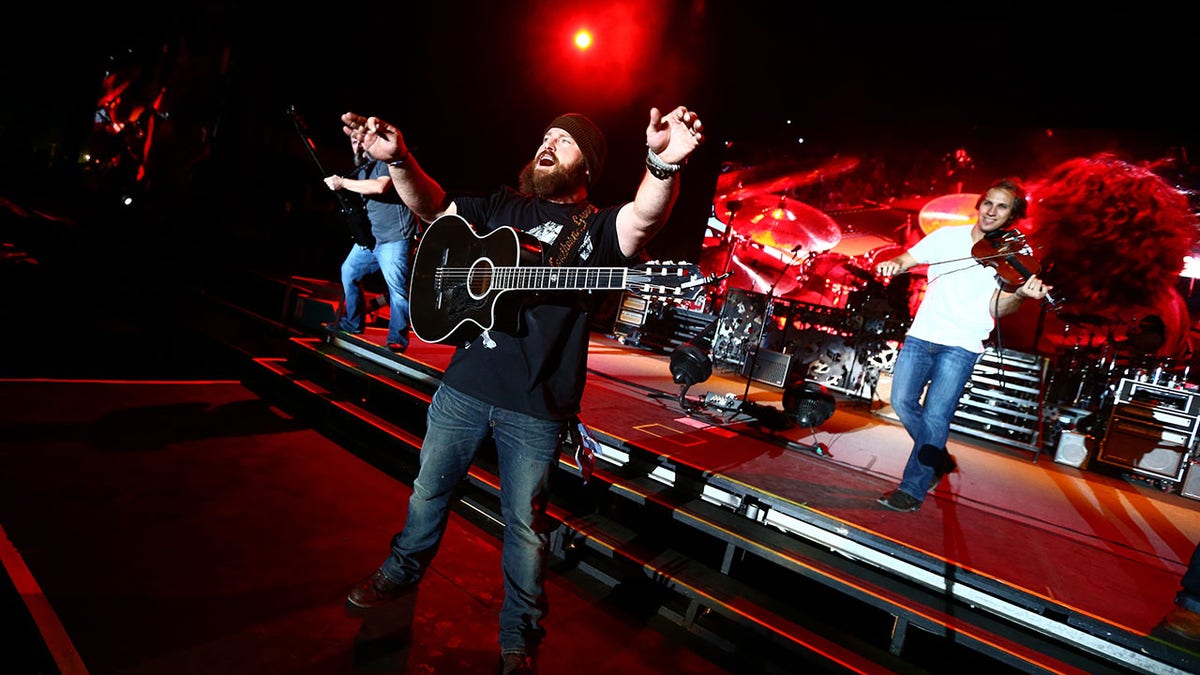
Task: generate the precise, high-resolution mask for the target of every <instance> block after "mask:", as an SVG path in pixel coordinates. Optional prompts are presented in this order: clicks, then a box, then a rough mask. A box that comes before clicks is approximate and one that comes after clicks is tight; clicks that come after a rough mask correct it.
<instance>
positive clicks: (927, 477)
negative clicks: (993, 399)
mask: <svg viewBox="0 0 1200 675" xmlns="http://www.w3.org/2000/svg"><path fill="white" fill-rule="evenodd" d="M981 356H982V354H978V353H975V352H972V351H969V350H966V349H963V348H962V347H947V346H945V345H939V344H935V343H933V342H927V341H925V340H922V339H920V338H915V337H911V336H910V337H908V338H907V339H906V340H905V341H904V346H903V347H902V348H901V349H900V355H899V356H898V357H896V365H895V367H894V368H893V371H892V395H891V399H892V409H893V410H895V411H896V415H897V416H898V417H899V418H900V422H901V423H902V424H904V429H905V430H906V431H907V432H908V435H909V437H911V438H912V441H913V449H912V452H911V453H910V454H909V456H908V463H907V464H905V466H904V475H903V477H902V478H901V480H900V488H899V489H900V491H901V492H904V493H905V494H907V495H908V496H910V497H912V498H913V499H916V500H917V501H918V502H920V501H924V499H925V492H926V490H927V489H928V488H929V486H930V485H931V484H932V483H933V480H934V477H935V476H936V474H937V472H938V471H939V470H941V469H942V467H943V466H944V465H945V462H947V461H948V459H949V456H948V454H947V452H946V441H947V439H948V438H949V436H950V421H951V419H952V418H953V417H954V411H955V409H957V408H958V401H959V399H960V398H962V392H963V388H964V387H965V386H966V384H967V380H968V379H970V377H971V372H972V370H974V368H975V363H976V362H978V361H979V358H980V357H981ZM926 389H928V390H926ZM922 393H924V397H925V398H924V401H923V402H922V400H921V396H922Z"/></svg>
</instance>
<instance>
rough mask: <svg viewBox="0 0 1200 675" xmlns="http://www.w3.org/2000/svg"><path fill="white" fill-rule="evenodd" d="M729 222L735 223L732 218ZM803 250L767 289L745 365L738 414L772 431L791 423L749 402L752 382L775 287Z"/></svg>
mask: <svg viewBox="0 0 1200 675" xmlns="http://www.w3.org/2000/svg"><path fill="white" fill-rule="evenodd" d="M729 220H730V221H731V222H732V221H733V218H732V216H731V217H730V219H729ZM801 248H803V247H801V246H797V247H795V248H793V249H792V259H791V260H790V261H789V262H788V264H787V265H784V267H783V269H782V270H781V271H780V272H779V274H778V276H776V277H775V281H774V283H772V284H771V288H769V289H767V293H766V295H765V296H764V297H763V304H764V306H763V308H762V313H761V314H760V316H761V317H762V321H761V322H759V325H758V335H757V336H755V338H754V342H753V343H752V344H751V346H750V359H749V361H748V362H747V363H746V364H745V367H746V389H745V390H744V391H743V392H742V403H741V406H740V407H739V408H738V412H741V413H744V414H747V415H749V416H751V417H753V418H754V419H757V420H758V421H759V422H762V423H763V424H764V425H766V426H767V427H769V428H770V429H772V430H783V429H786V428H787V427H788V425H789V423H788V421H787V419H786V417H785V416H784V414H783V413H781V412H780V411H778V410H776V409H775V408H774V407H773V406H763V405H759V404H757V403H754V402H752V401H750V400H749V397H750V382H751V381H752V380H753V379H754V368H755V366H757V365H758V350H759V349H761V348H762V341H763V336H764V335H766V332H767V321H768V320H769V319H770V318H771V316H772V315H773V314H774V312H775V287H776V286H778V285H779V282H780V280H782V279H783V276H784V274H786V273H787V271H788V270H789V269H791V267H792V265H795V264H796V259H797V258H798V257H799V254H800V249H801ZM784 384H785V385H786V384H787V383H786V382H784Z"/></svg>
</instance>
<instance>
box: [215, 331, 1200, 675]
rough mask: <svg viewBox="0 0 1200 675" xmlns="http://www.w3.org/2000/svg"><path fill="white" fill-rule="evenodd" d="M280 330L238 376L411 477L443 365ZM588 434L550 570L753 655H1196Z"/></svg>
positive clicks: (1029, 664)
mask: <svg viewBox="0 0 1200 675" xmlns="http://www.w3.org/2000/svg"><path fill="white" fill-rule="evenodd" d="M208 323H210V325H219V322H208ZM265 324H266V325H267V330H273V329H272V328H271V326H272V325H274V326H276V327H277V326H278V324H277V322H274V321H272V320H269V319H268V320H266V321H265ZM243 330H244V329H242V328H239V329H238V331H237V332H238V333H239V334H240V333H242V332H243ZM278 337H279V334H277V335H276V338H278ZM272 344H278V342H277V341H273V342H272ZM284 345H285V347H286V349H285V350H284V352H283V353H282V354H280V353H278V352H277V353H276V354H275V355H273V356H269V357H260V358H257V359H255V360H254V361H253V363H254V365H253V366H252V367H251V368H250V369H249V370H250V371H251V372H250V374H248V375H247V377H246V384H247V386H249V387H250V388H251V389H254V390H256V391H257V392H259V393H260V395H263V396H264V398H268V399H270V400H274V401H279V402H281V403H280V404H281V405H283V406H285V407H288V408H290V409H292V410H295V411H299V413H298V416H300V417H302V418H303V419H304V420H305V421H306V422H308V423H311V424H314V425H315V426H318V428H321V429H322V430H324V431H326V432H327V433H328V434H329V435H330V436H331V437H333V438H334V439H335V440H337V441H338V442H339V443H341V444H343V445H344V446H345V447H346V448H347V449H348V450H350V451H352V452H355V453H356V454H359V455H360V456H361V457H363V458H364V459H365V460H367V461H370V462H372V463H374V464H375V465H376V466H379V467H380V468H381V469H383V470H385V471H388V472H389V473H390V474H391V475H393V476H394V477H396V479H397V480H402V481H405V482H408V483H411V481H412V479H413V477H415V473H416V466H417V461H416V460H417V455H418V449H419V444H420V438H421V436H422V434H423V430H424V414H425V409H426V407H427V405H428V401H429V397H430V396H431V395H432V392H433V391H434V389H435V388H436V386H437V383H438V381H439V372H438V371H437V370H436V369H432V368H430V367H428V366H425V365H423V364H421V363H418V362H417V361H415V360H413V359H409V358H405V357H404V356H402V355H400V356H397V355H394V354H391V353H390V352H389V351H387V350H386V349H384V348H382V347H380V346H378V345H375V344H373V343H371V342H369V341H367V340H362V339H359V338H355V337H353V336H343V335H337V334H332V335H320V334H319V335H315V336H314V335H312V334H311V333H306V334H305V333H302V334H300V335H293V336H292V337H290V338H288V339H287V340H286V342H285V343H284ZM243 351H247V350H245V349H243ZM593 432H594V433H596V435H597V439H598V440H599V441H600V442H601V444H602V446H603V447H604V453H603V454H602V456H601V457H600V461H599V462H598V467H597V471H596V473H595V474H594V475H593V477H592V480H591V481H590V482H589V483H587V484H584V483H583V482H582V480H581V479H580V476H579V472H578V470H577V469H576V468H575V467H574V465H573V464H571V463H569V462H566V461H562V462H560V464H559V467H558V469H559V470H558V472H557V473H556V475H555V478H554V487H555V494H554V501H553V505H552V508H551V512H550V515H551V516H552V517H553V518H554V519H555V520H556V521H557V522H558V524H559V525H558V529H557V530H556V532H555V535H554V542H553V543H554V548H553V552H554V554H555V567H556V569H557V570H558V571H562V572H564V573H573V572H577V571H582V572H583V573H585V574H586V575H587V576H588V577H589V578H591V579H594V580H599V581H601V582H602V583H605V584H607V585H608V586H609V587H611V588H612V590H613V593H614V594H619V593H622V592H624V591H628V590H630V589H637V590H634V591H633V593H634V595H636V596H638V597H640V598H641V599H642V600H645V601H647V602H651V603H652V604H653V605H654V607H653V609H654V611H656V612H657V613H659V614H660V615H661V616H663V617H666V618H668V619H671V620H673V621H675V622H676V623H678V624H679V625H680V626H682V627H684V628H686V629H687V630H689V631H692V632H694V633H695V634H697V635H700V636H703V637H705V638H706V639H708V640H710V641H711V642H712V643H713V644H714V645H717V646H719V647H721V648H723V649H726V650H730V651H733V650H738V649H742V648H743V646H746V647H744V648H745V649H747V650H750V651H753V653H754V654H761V655H763V656H761V658H762V659H763V660H764V664H765V665H764V667H763V668H762V669H761V672H774V671H775V670H774V669H775V668H776V667H778V668H780V669H779V670H778V672H794V664H796V663H797V662H806V663H810V665H814V664H816V663H819V664H820V667H824V668H826V669H835V670H836V669H845V670H846V671H847V672H865V671H867V670H878V669H879V668H880V667H885V668H888V669H892V670H901V671H903V670H911V669H912V667H913V665H912V664H913V662H914V660H916V662H918V663H919V662H920V659H921V658H925V659H933V661H931V662H930V663H933V662H944V660H945V659H947V658H949V659H952V660H953V661H954V662H956V663H957V664H959V665H964V666H965V667H975V668H979V669H982V670H986V671H988V672H996V671H997V669H999V670H1004V669H1011V670H1012V671H1014V672H1016V671H1022V672H1096V673H1105V672H1187V671H1188V670H1189V669H1190V666H1194V665H1195V664H1194V663H1183V662H1180V661H1179V652H1178V650H1173V649H1169V648H1164V647H1163V646H1162V645H1158V644H1156V643H1154V642H1153V641H1151V640H1148V639H1145V638H1144V636H1139V635H1136V634H1132V633H1126V632H1124V631H1121V630H1119V629H1114V627H1113V626H1111V625H1109V624H1106V623H1104V622H1102V621H1099V620H1096V619H1094V618H1092V617H1088V616H1081V615H1079V614H1078V613H1075V612H1073V611H1071V610H1069V609H1068V608H1065V607H1062V606H1059V605H1056V604H1054V603H1052V602H1050V601H1048V600H1046V599H1045V598H1040V597H1038V598H1035V597H1031V596H1029V595H1028V594H1026V593H1023V592H1020V591H1017V590H1014V589H1012V588H1010V587H1007V586H1005V585H1004V584H1001V583H999V582H996V581H994V580H991V579H986V578H981V577H979V576H978V575H974V574H972V573H971V572H970V571H969V570H966V569H963V568H958V567H946V566H945V565H944V564H943V563H942V561H940V560H933V559H930V558H927V557H925V556H922V555H919V554H917V553H916V552H915V551H913V550H911V549H907V548H905V547H903V546H899V545H896V544H894V543H889V542H882V541H880V540H878V538H875V537H873V536H872V535H870V534H869V533H866V532H864V531H861V530H856V529H853V528H846V527H845V523H841V522H837V521H834V520H832V519H829V518H826V517H824V516H823V515H822V514H820V513H817V512H815V511H810V510H808V509H805V508H804V507H803V506H802V505H796V504H790V503H773V502H772V501H771V500H770V498H769V496H768V497H764V495H763V494H756V493H754V491H753V490H751V489H748V488H747V487H746V486H742V485H738V484H735V483H733V482H731V481H725V480H723V479H722V478H721V477H720V476H719V475H709V474H707V472H699V471H696V470H695V469H693V468H691V467H676V466H674V465H673V464H671V463H670V462H668V461H665V460H664V458H662V457H660V456H658V455H657V454H656V453H654V452H652V451H650V450H648V449H645V448H641V447H638V446H636V445H633V444H631V443H629V442H627V441H624V440H622V439H620V438H616V437H614V436H610V435H607V434H605V433H604V432H603V430H597V429H593ZM494 466H495V458H494V449H489V448H485V449H484V450H483V451H481V453H480V454H479V457H478V459H477V462H476V466H475V468H474V469H473V470H472V472H471V475H470V476H469V478H468V481H466V483H467V485H466V486H465V488H464V494H463V504H464V508H463V509H462V511H463V515H470V514H472V513H475V514H481V513H486V514H489V516H488V517H487V518H479V521H480V523H479V524H480V526H481V527H484V528H485V529H487V528H488V527H489V526H490V527H492V528H495V522H496V521H498V519H499V506H498V500H497V498H496V495H497V491H498V481H497V479H496V472H495V468H494ZM467 504H469V505H470V507H469V508H468V507H467V506H466V505H467ZM476 517H478V515H477V516H476ZM910 627H913V628H917V629H918V630H916V631H909V630H908V628H910ZM749 645H752V646H753V649H751V648H750V647H749ZM739 658H741V657H740V656H739ZM747 658H750V657H747ZM814 659H815V661H814ZM863 663H868V664H873V665H870V667H867V668H862V667H860V665H861V664H863ZM814 667H817V666H816V665H814Z"/></svg>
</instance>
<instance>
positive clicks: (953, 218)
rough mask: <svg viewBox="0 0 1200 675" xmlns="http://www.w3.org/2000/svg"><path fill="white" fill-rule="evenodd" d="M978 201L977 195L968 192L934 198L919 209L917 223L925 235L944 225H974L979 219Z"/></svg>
mask: <svg viewBox="0 0 1200 675" xmlns="http://www.w3.org/2000/svg"><path fill="white" fill-rule="evenodd" d="M978 201H979V195H978V194H975V193H969V192H963V193H959V194H953V195H943V196H941V197H935V198H934V199H931V200H929V202H928V203H926V204H925V206H922V207H921V213H920V214H918V215H917V222H919V223H920V225H921V229H922V230H924V231H925V234H929V233H930V232H933V231H934V230H936V229H938V228H939V227H943V226H945V225H974V224H975V220H976V218H978V217H979V209H977V208H975V204H976V202H978Z"/></svg>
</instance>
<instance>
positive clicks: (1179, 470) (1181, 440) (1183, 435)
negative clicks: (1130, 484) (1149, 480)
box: [1096, 404, 1191, 483]
mask: <svg viewBox="0 0 1200 675" xmlns="http://www.w3.org/2000/svg"><path fill="white" fill-rule="evenodd" d="M1123 410H1124V412H1122V411H1123ZM1130 413H1132V414H1130ZM1189 437H1190V434H1189V433H1188V432H1187V431H1184V430H1180V429H1177V428H1174V427H1172V426H1171V425H1168V424H1164V423H1162V422H1160V421H1158V420H1156V419H1155V418H1154V417H1153V416H1151V415H1147V414H1144V413H1140V411H1137V410H1130V409H1129V407H1128V406H1122V405H1119V404H1118V405H1117V406H1115V407H1114V412H1113V416H1112V418H1111V419H1110V420H1109V422H1108V430H1107V432H1106V433H1105V435H1104V443H1103V444H1101V446H1100V452H1099V454H1097V455H1096V459H1097V460H1099V461H1101V462H1104V463H1105V464H1111V465H1114V466H1120V467H1125V468H1127V469H1130V470H1132V471H1133V472H1134V473H1139V474H1142V475H1146V476H1152V477H1154V478H1164V479H1166V480H1169V481H1172V482H1175V483H1178V482H1179V481H1180V480H1182V478H1183V472H1184V470H1185V469H1186V468H1187V459H1188V457H1189V455H1190V453H1191V451H1190V449H1189V447H1188V440H1189Z"/></svg>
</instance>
